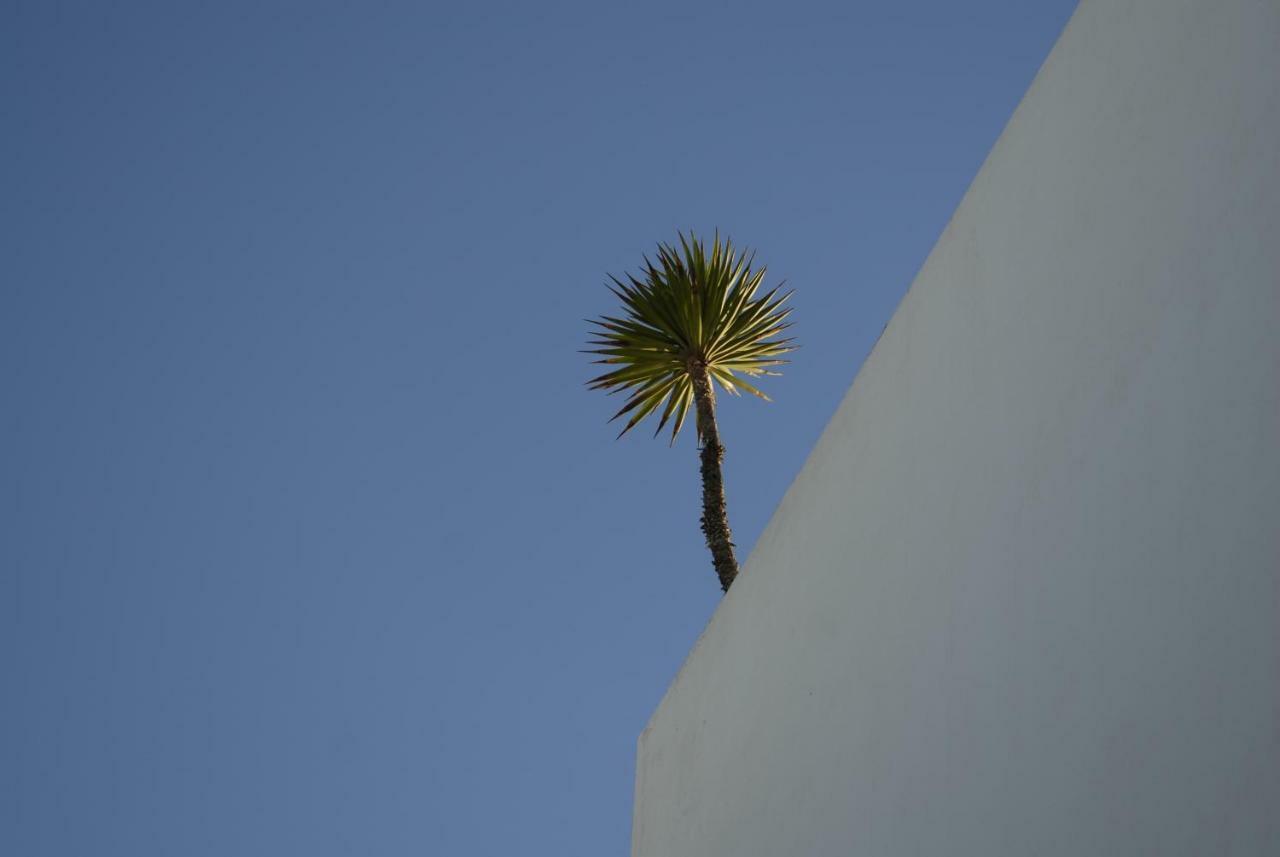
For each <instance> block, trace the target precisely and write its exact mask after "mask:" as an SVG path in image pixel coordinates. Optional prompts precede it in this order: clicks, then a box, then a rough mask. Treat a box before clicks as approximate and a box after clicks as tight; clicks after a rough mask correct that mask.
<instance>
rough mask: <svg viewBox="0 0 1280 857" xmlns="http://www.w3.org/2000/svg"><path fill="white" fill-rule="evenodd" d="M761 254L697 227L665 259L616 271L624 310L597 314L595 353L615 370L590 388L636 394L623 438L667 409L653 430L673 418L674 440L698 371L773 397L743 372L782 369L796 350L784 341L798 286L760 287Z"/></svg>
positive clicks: (614, 281) (662, 251) (735, 389)
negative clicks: (703, 236) (700, 233)
mask: <svg viewBox="0 0 1280 857" xmlns="http://www.w3.org/2000/svg"><path fill="white" fill-rule="evenodd" d="M754 260H755V255H754V254H748V252H747V251H746V250H743V251H736V250H735V249H734V247H733V244H732V243H731V242H730V241H729V240H728V239H727V238H726V239H724V240H723V241H722V240H721V238H720V235H719V233H717V234H716V235H715V237H714V238H713V239H712V241H711V246H710V248H707V247H706V246H705V244H704V242H703V241H701V240H700V239H698V238H697V236H695V235H694V234H693V233H690V234H689V236H688V238H686V237H685V235H684V234H683V233H680V234H679V247H676V246H674V245H671V244H659V245H658V253H657V262H656V264H655V263H654V262H652V261H650V260H649V258H648V257H647V256H646V257H645V260H644V266H643V267H642V269H641V272H640V275H639V276H633V275H630V274H626V275H624V276H623V277H622V278H618V277H615V276H613V275H609V279H610V281H611V285H610V286H609V289H610V291H612V292H613V293H614V295H616V296H617V298H618V299H619V300H620V301H621V302H622V309H623V312H622V314H621V316H620V317H615V316H608V315H605V316H601V317H600V318H598V319H589V320H588V322H589V323H590V324H592V325H594V326H595V329H594V330H592V335H593V337H594V338H593V339H592V340H591V341H590V343H589V344H590V345H591V346H593V347H592V348H590V349H588V352H587V353H590V354H595V355H598V359H596V360H595V361H593V362H594V363H600V364H605V365H608V366H610V367H612V368H610V369H609V370H608V371H606V372H605V373H604V374H602V375H599V376H598V377H596V378H593V379H592V380H590V381H588V382H587V386H588V387H589V388H590V389H593V390H605V391H607V392H609V393H616V392H619V391H627V392H628V394H629V395H628V398H627V400H626V403H625V404H624V405H623V406H622V409H621V410H619V411H618V412H617V413H616V414H614V415H613V417H612V418H610V422H612V421H613V420H616V419H619V418H620V417H623V416H626V415H628V414H630V416H629V418H628V419H627V422H626V424H625V425H624V426H623V428H622V431H621V432H619V433H618V436H619V437H621V436H622V435H624V434H626V433H627V432H628V431H630V430H631V429H632V428H634V427H635V426H636V425H637V424H638V423H639V422H640V421H641V420H643V419H644V418H645V417H647V416H649V415H650V414H652V413H655V412H657V411H658V409H659V408H661V416H660V418H659V420H658V427H657V429H656V430H655V431H654V436H655V437H656V436H657V435H658V434H659V433H661V432H662V429H663V428H664V427H665V426H666V425H667V424H668V423H670V424H671V442H672V443H675V439H676V436H677V435H678V434H679V433H680V428H681V426H682V425H684V420H685V417H686V415H687V414H688V411H689V407H690V405H691V404H692V402H693V397H694V375H695V373H697V372H699V371H701V370H702V369H705V371H706V373H707V376H708V377H709V379H710V380H711V381H712V382H714V383H716V384H718V385H719V386H720V387H722V388H723V389H724V390H726V391H727V392H729V393H732V394H733V395H735V396H736V395H739V389H741V390H745V391H746V392H748V393H751V394H752V395H754V396H758V397H760V398H761V399H764V400H766V401H768V400H769V397H768V396H766V395H765V394H764V393H762V392H761V391H760V390H758V389H756V387H755V386H753V385H752V384H750V383H748V382H747V381H746V380H744V379H743V378H742V377H741V376H743V375H746V376H749V377H752V378H755V377H759V376H761V375H777V374H780V373H778V372H776V371H774V367H777V366H780V365H782V364H784V363H786V362H787V361H786V360H783V359H781V356H782V355H783V354H786V353H787V352H789V351H792V350H794V348H795V346H794V345H793V344H792V343H793V339H792V338H790V337H787V338H780V335H781V334H782V332H783V331H785V330H786V329H787V328H788V327H790V326H791V323H790V322H788V321H787V320H786V318H787V316H788V315H790V313H791V308H790V307H785V308H784V307H783V303H784V302H785V301H786V300H787V298H789V297H790V296H791V292H789V291H788V292H785V293H784V292H782V291H781V289H782V285H781V284H780V285H778V286H775V287H774V288H772V289H769V290H768V291H764V292H761V289H760V286H761V284H762V283H763V281H764V275H765V270H766V269H765V268H764V266H760V267H759V268H756V267H754ZM664 403H665V404H664ZM699 433H701V432H699Z"/></svg>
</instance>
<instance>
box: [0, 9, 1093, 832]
mask: <svg viewBox="0 0 1280 857" xmlns="http://www.w3.org/2000/svg"><path fill="white" fill-rule="evenodd" d="M1073 6H1074V2H1073V0H1036V1H1035V2H1028V0H974V1H973V2H967V3H956V2H954V0H894V2H878V3H865V2H839V3H815V4H799V5H793V4H783V3H778V2H773V3H764V4H754V3H735V4H728V3H715V4H712V3H706V4H697V3H680V4H672V5H664V4H628V5H626V6H621V5H613V4H602V3H580V4H577V5H572V6H569V5H559V4H539V3H519V4H501V5H499V4H486V3H471V4H448V5H446V4H440V3H430V2H418V3H398V2H372V0H370V1H369V2H364V3H331V2H324V3H322V2H309V3H274V2H251V3H249V2H224V3H200V4H194V3H175V2H131V3H129V2H126V3H103V2H93V3H83V4H70V3H59V2H53V0H38V2H23V0H10V2H7V3H4V4H3V11H0V68H2V69H3V74H2V77H0V121H2V125H3V128H4V131H3V134H2V135H0V171H2V173H0V178H2V179H3V183H2V185H0V191H2V192H0V227H2V229H3V232H2V234H3V240H2V243H0V266H2V267H0V368H2V370H3V371H2V373H0V384H2V385H3V386H2V387H0V392H2V394H3V396H2V398H0V401H2V402H3V408H0V432H2V433H3V434H2V437H0V462H2V467H0V476H2V479H0V491H2V493H0V509H2V510H3V512H2V515H0V635H2V636H0V678H2V684H0V751H2V753H0V853H4V854H14V855H23V857H43V855H89V854H92V855H95V857H112V855H122V857H124V855H127V857H138V855H152V854H155V855H171V854H172V855H184V857H203V855H209V856H210V857H213V855H217V857H225V856H226V855H273V857H274V855H283V854H288V855H307V857H328V855H339V854H351V855H403V854H432V855H435V854H439V855H462V854H465V855H472V854H474V855H513V854H520V855H548V857H566V855H584V857H585V855H591V857H598V855H605V854H613V855H618V854H626V853H628V847H629V844H628V843H629V836H630V812H631V793H632V779H633V776H634V759H633V756H634V750H635V741H636V738H637V736H638V735H639V733H640V731H641V729H642V728H643V727H644V724H645V722H646V720H647V719H648V717H649V715H650V713H651V712H652V711H653V709H654V708H655V706H656V705H657V703H658V701H659V699H660V698H661V695H662V693H663V691H664V689H665V687H666V685H667V684H668V682H669V681H670V680H671V678H672V677H673V676H674V675H675V672H676V670H677V669H678V668H679V666H680V663H681V661H682V660H683V658H684V656H685V654H686V653H687V652H688V650H689V648H690V646H691V645H692V644H693V642H694V640H695V639H696V637H697V635H698V633H699V632H700V630H701V629H702V627H703V626H704V624H705V623H706V621H707V619H708V617H709V616H710V614H711V612H712V611H713V610H714V609H715V607H716V604H717V603H718V601H719V597H720V596H719V589H718V587H717V585H716V580H715V576H714V573H713V571H712V569H711V565H710V561H709V558H708V556H707V553H706V549H705V547H704V546H703V544H702V541H701V533H700V532H699V531H698V522H697V521H698V482H697V463H696V452H695V449H694V445H693V439H692V436H691V432H685V435H684V436H682V438H681V440H680V442H679V443H678V444H677V445H676V447H675V448H674V449H669V448H668V447H667V446H666V444H665V442H663V441H654V440H651V439H650V437H649V436H648V434H646V433H634V434H633V435H629V436H628V437H626V438H624V439H623V440H622V441H617V442H615V441H614V435H615V434H616V431H615V427H609V426H606V425H605V419H606V418H607V417H608V416H609V415H610V414H611V413H612V409H616V405H615V400H613V399H608V398H606V397H604V396H602V395H600V394H598V393H589V392H587V391H586V390H585V389H584V388H583V386H582V384H583V382H584V381H585V380H586V379H587V378H588V377H590V368H591V367H590V366H589V365H588V363H587V361H586V358H585V357H584V355H581V354H578V353H577V349H579V348H581V347H583V340H584V339H585V337H586V332H587V331H586V328H587V326H586V324H585V323H584V322H583V321H582V319H583V318H584V317H586V316H592V315H596V314H599V313H601V312H605V311H608V310H610V309H611V307H612V298H611V297H610V296H609V294H608V293H607V292H606V290H605V289H604V286H603V283H604V277H605V274H606V272H614V273H621V272H623V271H626V270H634V269H635V267H636V265H637V263H639V262H640V260H641V256H642V254H643V253H645V252H647V251H650V250H651V249H652V247H653V246H654V244H655V243H656V242H657V241H659V240H670V239H672V238H674V236H675V232H676V230H677V229H696V230H702V231H710V230H712V229H714V228H716V227H719V228H720V229H721V230H722V231H723V232H726V233H728V234H729V235H731V236H732V237H733V238H734V239H735V240H736V241H737V242H739V243H742V244H746V245H749V246H752V247H754V248H756V249H757V250H758V252H759V255H758V259H759V260H760V261H762V262H764V263H766V264H767V265H768V266H769V271H770V276H769V281H770V282H771V283H772V282H776V281H777V280H778V279H781V278H786V279H787V281H788V282H789V284H790V285H791V286H793V287H794V288H795V289H796V295H795V297H794V299H793V300H794V305H795V307H796V313H795V321H796V328H795V330H794V332H795V334H796V335H797V336H798V337H799V338H800V340H801V343H802V345H803V348H802V350H801V351H799V352H797V353H796V354H795V355H794V358H795V359H794V363H793V365H792V366H790V367H788V371H787V374H786V375H785V376H784V377H782V378H777V379H769V380H770V383H768V386H767V389H768V391H769V392H770V393H771V394H773V395H774V398H775V402H774V404H771V405H766V404H763V403H761V402H758V401H755V400H751V401H737V400H728V401H725V397H722V402H723V405H722V409H721V430H722V433H723V436H724V440H725V444H726V447H727V457H726V462H725V467H726V480H727V485H728V492H729V493H728V496H729V512H730V517H731V521H732V524H733V526H734V528H735V534H736V537H737V542H738V544H739V553H740V556H742V555H746V554H747V553H748V552H749V550H750V547H751V545H752V544H753V543H754V541H755V539H756V537H757V535H758V534H759V533H760V531H761V529H762V528H763V527H764V525H765V523H766V522H767V520H768V518H769V515H770V514H771V512H772V510H773V508H774V507H775V506H776V505H777V503H778V501H779V499H780V498H781V496H782V494H783V492H784V491H785V490H786V488H787V485H788V484H789V482H790V481H791V479H792V478H793V477H794V476H795V474H796V473H797V471H798V470H799V468H800V466H801V464H802V463H803V461H804V458H805V456H806V454H807V453H808V450H809V449H810V448H811V447H812V445H813V444H814V442H815V441H816V439H817V437H818V435H819V433H820V432H821V430H822V427H823V425H824V424H825V422H826V421H827V419H828V418H829V417H830V416H831V414H832V413H833V411H834V410H835V407H836V405H837V403H838V402H839V400H840V398H841V396H842V395H843V393H844V391H845V390H846V389H847V388H848V386H849V384H850V383H851V381H852V380H853V377H854V375H855V373H856V372H857V369H858V366H859V365H860V363H861V362H862V360H863V359H864V357H865V356H866V355H867V353H868V352H869V350H870V349H871V346H872V344H873V343H874V341H875V339H876V336H877V335H878V334H879V333H880V331H881V329H882V328H883V327H884V325H885V323H886V322H887V321H888V320H889V317H890V315H891V314H892V312H893V308H894V306H895V305H896V304H897V302H898V300H899V299H900V298H901V297H902V295H903V293H904V292H905V290H906V288H907V286H908V285H909V284H910V282H911V279H912V277H913V275H914V273H915V271H916V270H917V269H918V268H919V266H920V265H921V263H922V262H923V261H924V259H925V256H926V254H927V253H928V251H929V249H930V247H931V246H932V244H933V242H934V241H935V240H936V238H937V236H938V235H939V233H940V232H941V230H942V228H943V227H944V225H945V223H946V221H947V218H948V217H949V215H950V213H951V211H952V210H953V209H954V208H955V206H956V204H957V203H958V202H959V200H960V197H961V195H962V194H963V192H964V190H965V188H966V187H967V185H968V183H969V181H970V180H971V179H972V178H973V176H974V174H975V173H976V171H977V169H978V167H979V165H980V164H981V162H982V159H983V158H984V156H985V154H986V152H987V151H988V150H989V148H990V147H991V145H992V143H993V142H994V141H995V139H996V137H997V135H998V134H999V132H1000V130H1001V128H1002V126H1003V125H1004V123H1005V121H1006V120H1007V119H1008V117H1009V115H1010V113H1011V112H1012V110H1013V108H1014V106H1015V105H1016V104H1017V102H1018V100H1019V98H1020V97H1021V95H1022V93H1023V92H1024V91H1025V89H1026V87H1027V85H1028V84H1029V83H1030V81H1031V79H1032V77H1033V75H1034V73H1035V71H1036V69H1037V67H1038V66H1039V64H1040V62H1041V61H1042V60H1043V59H1044V57H1045V55H1046V54H1047V52H1048V50H1049V48H1050V46H1051V45H1052V43H1053V41H1054V39H1055V38H1056V36H1057V34H1058V33H1059V31H1060V30H1061V28H1062V26H1063V25H1064V23H1065V22H1066V20H1067V18H1068V17H1069V15H1070V12H1071V10H1072V8H1073ZM745 573H746V574H748V575H749V574H750V567H749V564H748V566H747V569H746V571H745Z"/></svg>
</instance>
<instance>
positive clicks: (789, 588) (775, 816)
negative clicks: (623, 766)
mask: <svg viewBox="0 0 1280 857" xmlns="http://www.w3.org/2000/svg"><path fill="white" fill-rule="evenodd" d="M633 840H634V851H633V853H634V854H635V855H637V857H719V855H724V857H730V855H731V856H732V857H751V855H761V857H763V855H768V857H779V855H803V857H811V855H850V854H858V855H916V854H920V855H944V854H945V855H948V856H949V857H967V855H972V857H992V855H1037V857H1044V855H1056V854H1063V855H1090V857H1094V855H1112V854H1114V855H1144V854H1151V855H1162V857H1165V856H1166V855H1207V854H1213V855H1226V854H1237V855H1249V857H1258V855H1277V854H1280V0H1085V2H1083V4H1082V6H1081V8H1080V9H1079V10H1078V11H1077V13H1076V15H1075V17H1074V18H1073V19H1072V21H1071V23H1070V24H1069V26H1068V27H1067V30H1066V32H1065V33H1064V35H1063V36H1062V39H1061V40H1060V42H1059V44H1058V46H1057V47H1056V48H1055V49H1054V51H1053V53H1052V54H1051V56H1050V58H1049V60H1048V61H1047V62H1046V64H1045V67H1044V68H1043V69H1042V71H1041V73H1040V76H1039V77H1038V78H1037V80H1036V82H1035V84H1034V85H1033V86H1032V88H1031V91H1030V92H1029V93H1028V95H1027V96H1026V98H1025V100H1024V102H1023V103H1022V105H1021V106H1020V107H1019V108H1018V110H1017V112H1016V114H1015V115H1014V117H1013V119H1012V120H1011V121H1010V123H1009V126H1008V128H1007V129H1006V130H1005V132H1004V134H1003V136H1002V137H1001V138H1000V140H999V142H998V143H997V145H996V146H995V148H994V150H993V152H992V154H991V156H990V157H989V159H988V162H987V164H986V165H985V166H984V167H983V169H982V171H981V173H980V174H979V175H978V177H977V178H976V179H975V181H974V183H973V186H972V187H971V188H970V190H969V192H968V194H967V196H966V197H965V199H964V201H963V202H962V204H961V205H960V207H959V209H958V210H957V211H956V214H955V216H954V218H953V220H952V222H951V224H950V225H949V227H948V228H947V230H946V232H945V233H944V234H943V236H942V237H941V239H940V240H939V241H938V244H937V246H936V247H935V248H934V250H933V253H932V254H931V256H930V257H929V259H928V261H927V263H926V264H925V266H924V268H923V269H922V270H921V272H920V274H919V276H918V277H917V279H916V281H915V283H914V284H913V286H912V287H911V290H910V293H909V294H908V295H907V297H906V298H905V299H904V300H903V303H902V305H901V306H900V307H899V309H898V311H897V314H896V315H895V316H894V318H893V321H892V323H891V324H890V325H889V328H888V330H887V331H886V333H885V334H884V336H883V337H882V339H881V341H880V342H879V344H878V345H877V346H876V348H875V351H874V353H873V354H872V355H871V357H870V358H869V359H868V360H867V362H866V364H865V365H864V366H863V368H862V370H861V372H860V373H859V375H858V377H857V379H856V381H855V382H854V385H853V388H852V390H851V391H850V392H849V394H848V396H847V397H846V398H845V401H844V402H843V404H842V405H841V407H840V409H839V411H838V412H837V414H836V415H835V417H834V418H833V419H832V421H831V423H830V425H829V426H828V427H827V429H826V432H825V433H824V435H823V437H822V439H821V440H820V441H819V443H818V445H817V447H816V448H815V449H814V451H813V453H812V455H811V456H810V458H809V461H808V463H807V464H806V465H805V467H804V469H803V471H802V472H801V474H800V476H799V477H798V478H797V479H796V481H795V484H794V485H793V486H792V487H791V489H790V491H789V492H788V493H787V495H786V497H785V499H784V500H783V501H782V504H781V505H780V506H779V508H778V510H777V512H776V513H775V515H774V518H773V520H772V522H771V523H770V524H769V526H768V528H767V530H766V531H765V533H764V535H763V536H762V537H761V539H760V541H759V543H758V545H757V547H756V549H755V552H754V553H753V554H752V556H751V558H750V560H749V562H748V563H747V566H746V568H745V570H744V574H743V576H742V577H741V578H740V579H739V580H738V582H737V584H736V585H735V586H734V588H733V590H732V592H731V593H730V594H729V596H728V597H727V598H726V600H725V601H724V603H723V604H722V605H721V607H720V609H719V610H718V612H717V613H716V615H715V616H714V618H713V619H712V621H711V624H710V625H709V627H708V628H707V630H706V632H705V634H704V635H703V637H702V639H701V640H700V641H699V643H698V644H697V646H696V647H695V649H694V651H693V653H692V654H691V656H690V657H689V660H688V662H687V663H686V664H685V666H684V668H683V670H682V671H681V673H680V674H679V676H678V677H677V679H676V680H675V683H674V684H673V685H672V687H671V689H670V690H669V691H668V693H667V695H666V697H665V699H664V700H663V701H662V704H661V706H660V707H659V709H658V711H657V712H656V713H655V714H654V716H653V719H652V721H651V723H650V725H649V727H648V728H647V729H646V730H645V733H644V734H643V735H642V736H641V739H640V747H639V772H638V776H637V784H636V808H635V827H634V833H633Z"/></svg>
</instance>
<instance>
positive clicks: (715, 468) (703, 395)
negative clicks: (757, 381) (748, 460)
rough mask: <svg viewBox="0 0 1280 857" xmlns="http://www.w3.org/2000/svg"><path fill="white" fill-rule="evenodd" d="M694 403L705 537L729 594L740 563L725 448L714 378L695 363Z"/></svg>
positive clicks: (713, 563)
mask: <svg viewBox="0 0 1280 857" xmlns="http://www.w3.org/2000/svg"><path fill="white" fill-rule="evenodd" d="M689 374H690V375H691V376H692V378H693V401H694V404H695V406H696V408H697V420H698V437H699V439H700V440H701V441H702V451H701V457H702V534H703V535H704V536H706V537H707V548H708V549H709V550H710V551H711V564H712V565H713V566H715V569H716V576H717V577H719V578H720V588H721V589H723V590H724V591H725V592H728V591H729V586H730V585H731V584H732V583H733V580H734V578H735V577H737V576H738V560H737V558H736V557H735V556H734V555H733V534H732V533H731V532H730V531H729V513H728V510H727V509H726V508H725V501H724V477H723V476H722V474H721V471H720V462H721V460H722V459H723V458H724V447H723V446H722V445H721V444H720V430H719V428H717V426H716V394H715V390H713V389H712V387H711V376H710V375H709V374H708V373H707V367H706V366H705V365H704V364H702V363H691V364H690V366H689Z"/></svg>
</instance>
